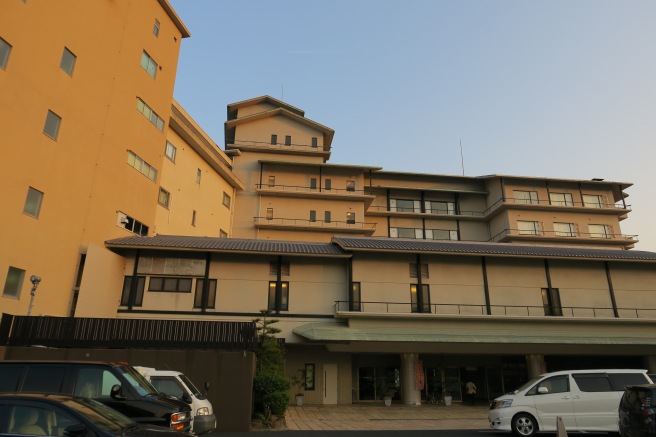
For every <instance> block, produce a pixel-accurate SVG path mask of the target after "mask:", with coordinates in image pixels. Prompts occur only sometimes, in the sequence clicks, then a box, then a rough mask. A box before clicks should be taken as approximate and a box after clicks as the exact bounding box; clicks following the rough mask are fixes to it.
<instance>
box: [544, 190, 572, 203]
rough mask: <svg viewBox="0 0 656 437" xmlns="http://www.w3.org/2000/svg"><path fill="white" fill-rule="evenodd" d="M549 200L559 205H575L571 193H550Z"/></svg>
mask: <svg viewBox="0 0 656 437" xmlns="http://www.w3.org/2000/svg"><path fill="white" fill-rule="evenodd" d="M549 202H550V203H551V204H552V205H558V206H574V201H573V200H572V195H571V194H570V193H549Z"/></svg>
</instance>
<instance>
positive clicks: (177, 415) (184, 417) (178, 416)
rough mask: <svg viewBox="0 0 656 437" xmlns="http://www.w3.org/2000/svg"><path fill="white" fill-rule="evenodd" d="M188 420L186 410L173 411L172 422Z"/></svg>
mask: <svg viewBox="0 0 656 437" xmlns="http://www.w3.org/2000/svg"><path fill="white" fill-rule="evenodd" d="M185 420H187V413H185V412H180V413H173V414H171V423H172V424H173V423H180V422H184V421H185Z"/></svg>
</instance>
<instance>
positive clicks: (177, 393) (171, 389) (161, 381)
mask: <svg viewBox="0 0 656 437" xmlns="http://www.w3.org/2000/svg"><path fill="white" fill-rule="evenodd" d="M150 383H151V384H152V385H153V387H155V388H156V389H157V391H158V392H160V393H166V394H167V395H168V396H173V397H175V398H178V399H182V397H183V396H184V395H185V394H186V393H187V392H186V390H184V389H183V388H182V386H181V385H180V383H179V382H178V381H177V379H176V378H175V377H173V376H151V377H150Z"/></svg>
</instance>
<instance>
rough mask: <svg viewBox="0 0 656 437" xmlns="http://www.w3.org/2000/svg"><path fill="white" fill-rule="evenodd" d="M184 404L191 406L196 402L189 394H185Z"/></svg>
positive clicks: (183, 395) (183, 397) (183, 396)
mask: <svg viewBox="0 0 656 437" xmlns="http://www.w3.org/2000/svg"><path fill="white" fill-rule="evenodd" d="M182 402H186V403H188V404H190V405H191V404H192V403H193V402H194V400H193V399H192V398H191V396H190V395H189V393H187V392H183V393H182Z"/></svg>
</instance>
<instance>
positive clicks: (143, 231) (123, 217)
mask: <svg viewBox="0 0 656 437" xmlns="http://www.w3.org/2000/svg"><path fill="white" fill-rule="evenodd" d="M116 224H117V225H118V226H120V227H122V228H125V229H127V230H128V231H130V232H132V233H135V234H137V235H141V236H142V237H145V236H146V235H148V226H146V225H144V224H143V223H141V222H140V221H138V220H135V219H134V218H132V217H130V216H129V215H127V214H125V213H123V212H120V211H119V213H118V221H117V223H116Z"/></svg>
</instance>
